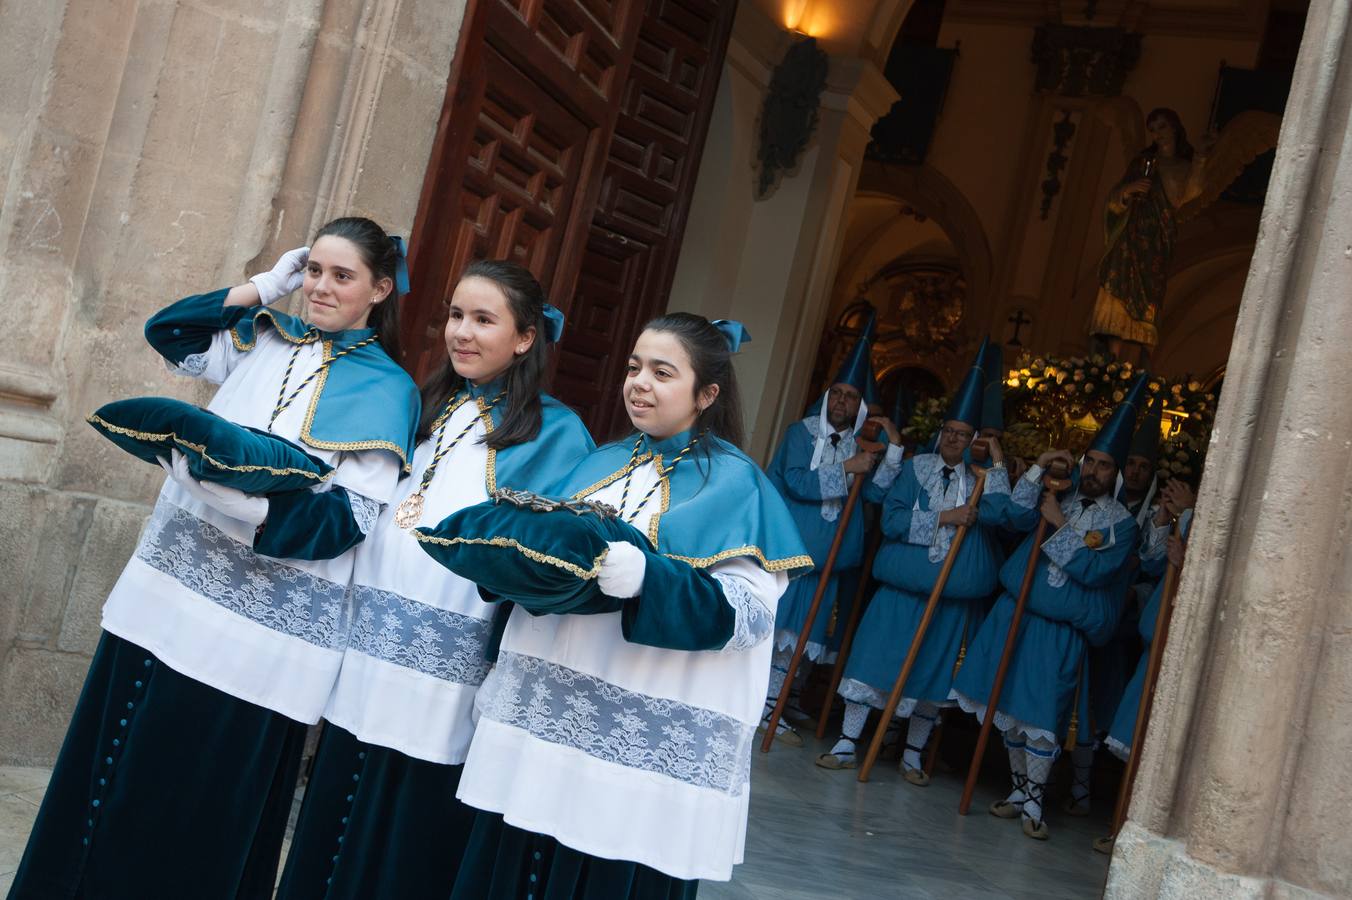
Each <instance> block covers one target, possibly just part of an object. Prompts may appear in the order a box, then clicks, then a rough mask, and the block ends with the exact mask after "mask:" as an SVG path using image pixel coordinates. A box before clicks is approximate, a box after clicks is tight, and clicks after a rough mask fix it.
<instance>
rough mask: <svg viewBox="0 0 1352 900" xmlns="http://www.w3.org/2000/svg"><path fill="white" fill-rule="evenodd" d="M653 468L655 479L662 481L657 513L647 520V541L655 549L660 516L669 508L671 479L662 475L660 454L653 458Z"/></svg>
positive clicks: (660, 525)
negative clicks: (655, 472) (655, 473)
mask: <svg viewBox="0 0 1352 900" xmlns="http://www.w3.org/2000/svg"><path fill="white" fill-rule="evenodd" d="M653 467H654V468H655V469H656V470H657V477H658V478H659V479H661V481H662V499H661V500H660V501H659V502H658V504H657V512H655V513H653V517H652V518H651V519H649V520H648V540H649V541H651V542H652V545H653V546H654V547H656V546H657V531H658V529H660V528H661V527H662V514H663V513H665V512H666V511H667V510H668V509H669V508H670V507H671V479H670V478H666V477H664V476H663V475H662V454H660V453H659V454H657V456H656V457H654V458H653Z"/></svg>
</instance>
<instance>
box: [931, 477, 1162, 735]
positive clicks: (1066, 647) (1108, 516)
mask: <svg viewBox="0 0 1352 900" xmlns="http://www.w3.org/2000/svg"><path fill="white" fill-rule="evenodd" d="M1041 474H1042V472H1041V469H1040V468H1039V467H1037V466H1034V467H1033V468H1032V469H1031V470H1029V472H1028V474H1027V475H1025V476H1024V477H1023V478H1021V479H1020V480H1019V483H1018V484H1017V485H1016V486H1015V488H1014V490H1013V492H1012V493H1011V495H1010V497H1009V500H1008V501H1006V504H1005V516H1004V518H1005V522H1006V524H1007V525H1008V526H1009V527H1011V528H1014V529H1017V530H1020V531H1024V532H1032V531H1033V529H1034V528H1035V527H1036V526H1037V522H1038V520H1039V518H1041V514H1040V512H1039V510H1038V507H1039V506H1040V501H1041V486H1040V482H1039V479H1040V477H1041ZM1082 499H1088V498H1082V497H1081V496H1080V495H1079V493H1078V491H1077V490H1071V491H1069V492H1068V494H1067V496H1066V497H1065V498H1064V499H1063V500H1062V503H1061V509H1062V511H1063V513H1064V514H1065V516H1066V525H1064V526H1063V527H1062V528H1060V529H1058V530H1057V531H1056V533H1055V534H1052V535H1051V536H1050V537H1048V538H1047V539H1046V540H1045V541H1044V542H1043V545H1042V552H1041V555H1040V556H1039V558H1038V561H1037V568H1036V570H1035V571H1034V574H1033V582H1032V588H1031V590H1030V591H1029V595H1028V603H1027V607H1026V608H1025V611H1024V616H1023V621H1022V624H1021V626H1020V629H1019V639H1018V643H1017V644H1016V645H1015V649H1014V653H1013V656H1012V658H1011V660H1010V665H1009V671H1008V673H1007V675H1006V677H1005V684H1004V688H1003V690H1002V692H1001V695H1000V699H999V701H998V703H997V704H996V717H995V726H996V727H997V728H999V729H1000V730H1001V731H1008V730H1010V729H1013V730H1015V731H1016V732H1020V733H1022V734H1025V735H1026V736H1028V737H1030V738H1048V739H1050V740H1052V741H1055V742H1058V743H1059V742H1060V740H1061V739H1062V738H1063V737H1064V735H1065V733H1066V729H1067V727H1068V725H1069V723H1070V716H1071V711H1072V707H1073V706H1074V703H1075V695H1076V690H1077V687H1078V685H1079V684H1080V681H1081V667H1082V665H1083V663H1084V657H1085V651H1086V649H1087V648H1088V647H1089V646H1097V645H1100V644H1102V643H1104V642H1105V641H1107V640H1108V639H1109V638H1111V637H1112V635H1113V631H1114V630H1115V628H1116V627H1117V622H1118V619H1119V617H1120V616H1121V604H1122V590H1121V587H1122V583H1123V582H1122V579H1123V572H1124V569H1125V567H1126V566H1127V565H1128V564H1129V561H1130V559H1131V557H1132V554H1133V553H1134V552H1135V550H1136V542H1137V526H1136V521H1135V520H1134V519H1133V518H1132V516H1131V514H1130V513H1129V512H1127V510H1126V508H1125V507H1124V506H1122V504H1121V503H1118V502H1117V501H1116V500H1114V499H1113V498H1112V497H1110V496H1108V495H1106V494H1105V495H1102V496H1100V497H1098V498H1095V499H1093V501H1092V502H1091V503H1090V504H1089V505H1088V506H1087V507H1086V506H1085V505H1084V504H1082V502H1081V501H1082ZM1033 537H1034V535H1031V534H1030V535H1029V536H1028V537H1026V538H1025V539H1024V540H1023V542H1022V543H1020V544H1019V546H1018V548H1017V549H1016V550H1015V551H1014V553H1013V554H1012V555H1011V556H1010V557H1009V559H1008V560H1006V561H1005V564H1004V565H1003V566H1002V567H1001V569H1000V584H1001V585H1002V586H1003V587H1004V593H1003V594H1001V596H1000V599H999V600H998V601H996V604H995V606H994V608H993V609H992V610H991V612H990V614H989V615H988V616H987V617H986V619H985V621H984V622H983V623H982V624H981V628H980V629H979V630H978V631H977V634H976V638H975V639H974V640H973V641H972V643H971V644H970V645H969V646H968V648H967V657H966V660H965V662H964V663H963V667H962V670H961V671H960V672H959V673H958V677H957V679H956V680H955V681H954V686H953V691H954V696H955V699H957V701H958V702H959V704H960V705H961V706H962V708H963V709H965V710H967V711H968V712H972V713H975V714H976V715H978V716H981V715H984V713H985V708H986V704H987V702H988V698H989V696H990V690H991V685H992V683H993V682H994V680H995V670H996V669H997V668H998V667H999V664H1000V655H1001V652H1002V651H1003V649H1004V644H1005V637H1006V635H1007V634H1008V633H1009V625H1010V622H1011V620H1012V619H1013V615H1014V606H1015V598H1016V597H1017V595H1018V591H1019V588H1020V586H1021V583H1022V581H1023V574H1024V570H1025V569H1026V568H1027V566H1028V558H1029V555H1030V554H1031V553H1032V550H1033Z"/></svg>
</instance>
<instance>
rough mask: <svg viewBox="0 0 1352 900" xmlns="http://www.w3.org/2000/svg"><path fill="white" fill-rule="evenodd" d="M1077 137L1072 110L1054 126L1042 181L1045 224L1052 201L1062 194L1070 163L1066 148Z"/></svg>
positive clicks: (1042, 214)
mask: <svg viewBox="0 0 1352 900" xmlns="http://www.w3.org/2000/svg"><path fill="white" fill-rule="evenodd" d="M1074 136H1075V123H1074V122H1072V121H1071V120H1070V110H1066V111H1065V112H1064V113H1062V114H1061V119H1060V121H1058V122H1056V124H1054V125H1052V152H1051V153H1048V154H1047V177H1046V178H1044V179H1043V180H1042V210H1041V213H1040V215H1041V217H1042V220H1043V221H1044V222H1045V221H1046V220H1047V216H1048V215H1050V214H1051V211H1052V201H1053V200H1055V199H1056V195H1057V194H1059V193H1061V173H1062V171H1064V170H1065V168H1066V163H1068V162H1070V157H1068V156H1066V147H1067V146H1069V144H1070V139H1071V138H1073V137H1074Z"/></svg>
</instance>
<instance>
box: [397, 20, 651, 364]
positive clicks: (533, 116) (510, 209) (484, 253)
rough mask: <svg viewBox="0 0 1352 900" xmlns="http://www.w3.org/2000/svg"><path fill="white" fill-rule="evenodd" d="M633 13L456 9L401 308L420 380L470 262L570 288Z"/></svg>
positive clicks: (434, 357)
mask: <svg viewBox="0 0 1352 900" xmlns="http://www.w3.org/2000/svg"><path fill="white" fill-rule="evenodd" d="M641 14H642V3H641V0H610V2H606V0H516V2H508V0H476V2H473V3H472V4H471V8H470V9H468V10H467V11H466V17H465V22H466V25H465V27H464V28H463V29H462V31H461V40H460V46H459V48H458V50H457V52H456V56H455V62H454V64H453V66H452V71H451V78H450V82H449V85H448V90H447V99H446V103H445V106H444V108H443V111H442V116H441V122H440V125H439V128H438V133H437V139H436V142H435V145H434V147H433V151H432V160H431V164H430V165H429V168H428V172H427V176H426V178H425V180H424V185H423V194H422V198H421V201H420V204H419V211H418V216H417V220H416V222H415V225H414V235H415V240H414V241H413V242H412V245H413V258H412V260H411V276H412V279H411V280H412V283H413V288H414V290H413V292H412V295H411V297H410V298H409V300H408V302H406V304H405V306H404V310H403V311H404V316H405V327H404V337H405V346H406V348H407V349H406V351H405V352H406V356H405V363H406V365H408V366H409V368H411V369H413V371H414V372H415V374H417V375H418V376H422V375H424V374H426V373H427V371H428V370H430V369H431V368H434V367H435V366H436V365H438V364H439V363H440V361H441V360H442V359H444V350H443V349H442V346H441V344H442V339H441V330H442V328H443V327H444V325H445V321H446V303H447V301H448V300H449V298H450V294H451V292H452V291H453V290H454V285H455V282H456V280H457V279H458V278H459V273H460V272H461V270H463V269H464V267H465V266H466V265H467V264H468V263H469V262H470V261H472V260H474V259H479V258H500V259H513V260H516V261H518V262H520V263H522V264H524V265H526V266H528V267H529V268H530V269H531V271H533V272H534V273H535V275H536V277H538V278H539V279H540V281H541V283H542V284H543V285H544V286H545V288H546V290H551V289H552V291H553V292H554V294H555V296H559V292H560V291H562V292H563V293H562V295H563V296H567V294H568V293H569V292H571V289H572V286H573V284H574V283H575V282H576V278H577V270H578V261H579V254H578V251H577V250H576V249H575V248H576V247H577V246H578V244H580V243H581V241H582V240H584V239H585V235H586V226H587V223H588V220H589V219H590V216H591V209H592V207H593V206H594V202H595V197H596V194H597V191H598V190H599V189H600V183H599V182H600V175H601V165H600V161H601V160H602V159H603V154H604V151H605V148H606V146H607V145H608V143H609V140H610V135H611V131H612V129H613V127H614V122H615V118H616V115H617V113H618V108H619V104H620V100H621V98H622V96H623V89H624V84H625V78H626V74H627V72H628V68H629V64H630V61H631V60H632V58H633V55H634V45H635V39H636V34H637V29H638V26H639V23H640V21H641V18H642V15H641ZM570 250H571V252H570Z"/></svg>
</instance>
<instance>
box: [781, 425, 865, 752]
mask: <svg viewBox="0 0 1352 900" xmlns="http://www.w3.org/2000/svg"><path fill="white" fill-rule="evenodd" d="M880 431H882V426H881V425H879V424H878V423H877V422H874V421H866V422H865V423H864V427H863V428H861V429H859V440H858V441H857V442H856V445H857V446H858V447H859V449H860V450H866V451H868V452H870V453H877V452H879V451H881V450H882V449H883V446H882V445H881V444H879V443H877V438H878V433H879V432H880ZM870 474H871V473H869V472H861V473H860V474H858V475H856V476H855V479H854V484H852V485H851V486H850V493H849V496H847V497H846V498H845V506H844V508H843V509H841V511H840V521H839V522H838V523H837V524H836V535H835V537H834V538H832V539H831V549H830V551H829V552H828V553H827V554H826V562H825V563H824V564H823V565H822V571H821V575H820V576H818V578H817V591H816V593H814V594H813V595H812V603H811V605H809V606H808V608H807V619H806V620H805V621H804V622H803V627H802V628H801V629H800V630H799V632H798V643H797V645H795V646H794V648H793V656H792V657H790V659H789V670H788V671H787V672H786V673H784V684H783V685H782V686H781V687H780V689H779V699H778V700H776V701H775V708H774V710H773V711H772V712H771V713H770V720H769V721H768V722H766V723H765V740H763V741H761V752H762V753H769V752H770V745H771V744H773V743H774V740H775V729H776V728H778V727H779V719H780V717H781V716H782V715H784V707H785V706H787V705H788V702H789V691H790V689H791V688H792V687H793V676H794V675H795V674H797V672H798V663H799V662H800V661H801V660H802V658H803V650H804V649H806V647H807V639H808V636H809V635H810V634H811V633H812V624H813V622H814V621H816V618H817V610H818V608H819V607H820V606H821V605H822V595H823V594H825V593H826V586H827V585H828V584H830V580H829V579H830V578H831V570H832V569H833V568H835V565H836V557H837V556H838V555H839V554H840V545H841V544H842V543H843V542H844V540H845V530H846V528H848V527H849V524H850V517H851V516H852V515H854V508H855V506H856V505H857V504H858V503H859V495H860V493H862V492H863V490H864V482H865V481H867V480H868V478H869V476H870Z"/></svg>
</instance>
